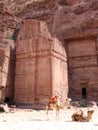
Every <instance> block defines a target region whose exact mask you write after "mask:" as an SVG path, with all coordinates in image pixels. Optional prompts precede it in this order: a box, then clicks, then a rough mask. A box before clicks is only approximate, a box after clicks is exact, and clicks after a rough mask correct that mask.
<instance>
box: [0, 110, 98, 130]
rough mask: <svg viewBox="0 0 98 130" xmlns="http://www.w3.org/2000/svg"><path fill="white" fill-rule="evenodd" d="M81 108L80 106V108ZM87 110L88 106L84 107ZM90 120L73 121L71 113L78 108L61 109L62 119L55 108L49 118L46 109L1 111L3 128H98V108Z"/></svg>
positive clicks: (38, 129) (70, 129) (68, 129)
mask: <svg viewBox="0 0 98 130" xmlns="http://www.w3.org/2000/svg"><path fill="white" fill-rule="evenodd" d="M78 109H79V108H78ZM82 109H83V110H84V111H85V112H86V111H87V110H88V108H82ZM89 109H94V114H93V117H92V120H91V121H90V122H73V121H72V120H71V115H72V113H73V112H75V111H77V109H76V108H72V109H67V110H66V109H64V110H61V111H60V119H59V120H56V115H55V111H54V110H50V111H49V116H48V118H49V119H47V116H46V113H45V110H34V109H19V108H12V109H11V112H8V113H0V129H1V130H27V129H29V130H50V129H54V130H60V129H62V130H65V129H66V130H98V108H89Z"/></svg>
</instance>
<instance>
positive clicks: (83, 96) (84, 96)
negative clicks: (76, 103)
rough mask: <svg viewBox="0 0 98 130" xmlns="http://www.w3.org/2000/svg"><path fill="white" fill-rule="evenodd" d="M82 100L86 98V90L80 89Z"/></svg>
mask: <svg viewBox="0 0 98 130" xmlns="http://www.w3.org/2000/svg"><path fill="white" fill-rule="evenodd" d="M82 98H87V92H86V88H82Z"/></svg>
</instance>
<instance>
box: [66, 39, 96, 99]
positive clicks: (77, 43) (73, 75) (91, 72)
mask: <svg viewBox="0 0 98 130" xmlns="http://www.w3.org/2000/svg"><path fill="white" fill-rule="evenodd" d="M97 44H98V43H97V41H96V38H92V39H84V40H73V41H70V42H69V43H68V51H69V60H68V61H69V63H68V65H69V90H70V94H69V95H70V96H71V97H72V98H73V99H74V100H75V99H81V98H82V87H85V88H86V90H87V99H90V100H91V99H92V100H98V98H97V97H98V92H97V91H98V89H97V87H98V77H97V75H98V56H97V51H98V46H97Z"/></svg>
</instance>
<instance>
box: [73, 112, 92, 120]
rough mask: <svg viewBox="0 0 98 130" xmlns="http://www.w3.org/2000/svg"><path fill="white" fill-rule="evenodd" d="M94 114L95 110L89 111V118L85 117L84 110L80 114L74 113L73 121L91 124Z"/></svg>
mask: <svg viewBox="0 0 98 130" xmlns="http://www.w3.org/2000/svg"><path fill="white" fill-rule="evenodd" d="M93 113H94V110H88V111H87V116H84V112H83V110H80V111H78V112H75V113H73V115H72V116H71V118H72V121H80V122H85V121H87V122H89V121H90V120H91V118H92V114H93Z"/></svg>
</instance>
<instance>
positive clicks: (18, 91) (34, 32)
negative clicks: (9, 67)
mask: <svg viewBox="0 0 98 130" xmlns="http://www.w3.org/2000/svg"><path fill="white" fill-rule="evenodd" d="M65 58H66V54H65V51H64V47H63V46H62V44H61V43H60V41H58V40H56V39H54V38H51V36H50V33H49V32H48V29H47V26H46V24H45V23H44V22H42V21H35V20H28V21H25V23H24V24H23V26H22V28H21V30H20V33H19V37H18V41H17V49H16V77H15V102H16V103H26V104H32V103H33V102H35V101H36V100H39V101H42V102H45V101H46V100H48V99H49V98H50V97H51V96H52V95H57V96H59V97H60V99H61V100H63V99H65V98H66V96H67V92H68V86H67V85H68V84H67V78H66V77H67V74H66V73H67V71H66V69H67V65H66V59H65Z"/></svg>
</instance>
